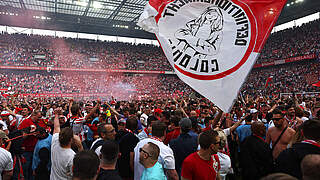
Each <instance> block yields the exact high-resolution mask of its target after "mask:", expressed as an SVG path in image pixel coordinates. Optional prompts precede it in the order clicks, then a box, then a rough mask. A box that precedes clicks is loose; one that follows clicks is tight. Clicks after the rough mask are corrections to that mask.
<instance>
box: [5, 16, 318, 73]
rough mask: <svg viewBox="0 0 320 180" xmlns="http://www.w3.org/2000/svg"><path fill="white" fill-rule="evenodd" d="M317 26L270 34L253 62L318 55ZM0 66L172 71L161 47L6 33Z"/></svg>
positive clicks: (307, 25)
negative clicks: (257, 57)
mask: <svg viewBox="0 0 320 180" xmlns="http://www.w3.org/2000/svg"><path fill="white" fill-rule="evenodd" d="M319 24H320V21H319V20H316V21H313V22H310V23H307V24H303V25H302V26H300V27H295V28H292V29H287V30H283V31H280V32H276V33H274V34H272V35H271V36H270V38H269V39H268V41H267V43H266V45H265V47H264V49H263V51H262V53H261V55H260V57H259V59H258V60H257V63H258V64H260V63H263V62H270V61H274V60H278V59H285V58H289V57H296V56H301V55H306V54H316V55H319V49H320V45H319V43H318V42H319V40H320V33H319V32H320V25H319ZM0 65H15V66H37V67H38V66H40V67H68V68H99V69H127V70H158V71H171V70H172V68H171V66H170V64H169V62H168V61H167V60H166V57H165V56H164V54H163V52H162V51H161V48H159V47H156V46H154V45H143V44H138V45H134V44H130V43H121V42H102V41H95V40H85V39H72V38H57V37H50V36H39V35H25V34H6V33H2V34H1V35H0Z"/></svg>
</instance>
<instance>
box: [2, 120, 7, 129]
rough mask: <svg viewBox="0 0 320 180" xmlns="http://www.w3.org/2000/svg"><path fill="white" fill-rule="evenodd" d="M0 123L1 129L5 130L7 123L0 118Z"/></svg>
mask: <svg viewBox="0 0 320 180" xmlns="http://www.w3.org/2000/svg"><path fill="white" fill-rule="evenodd" d="M0 125H2V131H5V130H7V129H8V127H7V124H6V123H5V122H4V121H2V120H0Z"/></svg>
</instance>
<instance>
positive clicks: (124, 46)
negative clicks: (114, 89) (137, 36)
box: [0, 33, 172, 71]
mask: <svg viewBox="0 0 320 180" xmlns="http://www.w3.org/2000/svg"><path fill="white" fill-rule="evenodd" d="M0 65H15V66H36V67H39V66H40V67H68V68H98V69H129V70H137V69H139V70H161V71H164V70H172V69H171V67H170V65H169V62H168V61H167V60H166V58H165V56H164V55H163V53H162V52H161V49H160V48H159V47H156V46H154V45H144V44H139V45H133V44H130V43H121V42H102V41H94V40H85V39H71V38H55V37H50V36H39V35H26V34H6V33H2V34H1V35H0Z"/></svg>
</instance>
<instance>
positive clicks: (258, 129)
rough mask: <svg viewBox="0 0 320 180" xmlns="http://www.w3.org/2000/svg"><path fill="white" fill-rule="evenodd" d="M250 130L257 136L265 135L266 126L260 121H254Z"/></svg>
mask: <svg viewBox="0 0 320 180" xmlns="http://www.w3.org/2000/svg"><path fill="white" fill-rule="evenodd" d="M251 131H252V133H253V134H255V135H257V136H265V135H266V127H265V126H264V124H263V123H262V122H254V123H252V124H251Z"/></svg>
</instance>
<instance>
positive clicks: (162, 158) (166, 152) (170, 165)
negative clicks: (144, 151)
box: [134, 138, 175, 180]
mask: <svg viewBox="0 0 320 180" xmlns="http://www.w3.org/2000/svg"><path fill="white" fill-rule="evenodd" d="M148 142H152V143H154V144H156V145H157V146H158V147H159V149H160V155H159V160H158V162H159V163H160V164H162V166H163V168H164V169H175V161H174V156H173V151H172V149H171V148H170V147H168V146H167V145H165V144H164V143H163V142H160V141H157V140H155V139H151V138H146V139H143V140H142V141H140V142H139V143H138V144H137V145H136V147H135V148H134V180H140V178H141V176H142V173H143V170H144V167H143V166H142V165H141V164H140V163H139V156H140V153H139V149H140V148H141V147H143V146H144V145H145V144H147V143H148Z"/></svg>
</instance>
